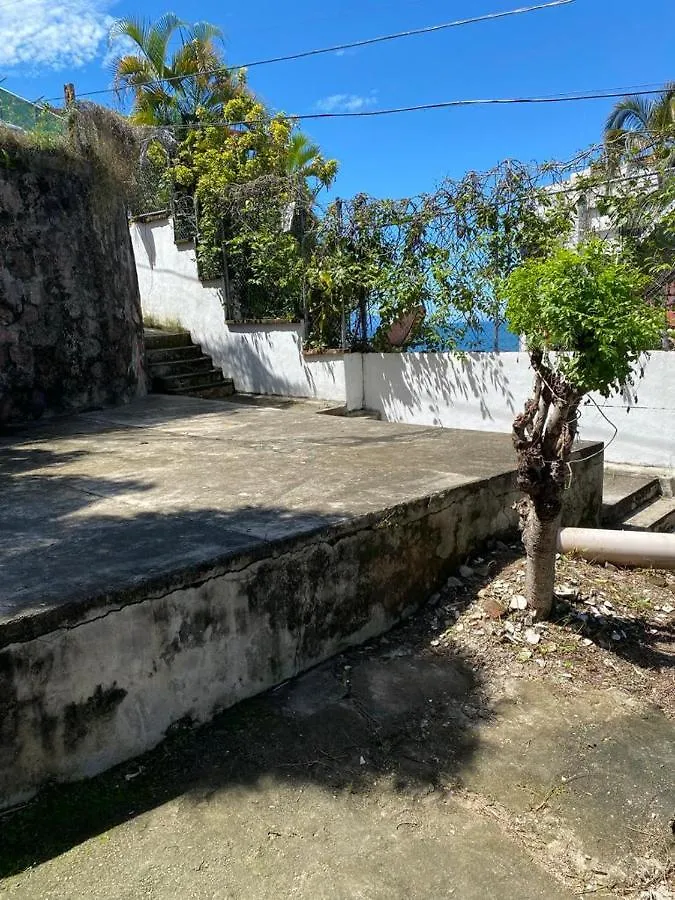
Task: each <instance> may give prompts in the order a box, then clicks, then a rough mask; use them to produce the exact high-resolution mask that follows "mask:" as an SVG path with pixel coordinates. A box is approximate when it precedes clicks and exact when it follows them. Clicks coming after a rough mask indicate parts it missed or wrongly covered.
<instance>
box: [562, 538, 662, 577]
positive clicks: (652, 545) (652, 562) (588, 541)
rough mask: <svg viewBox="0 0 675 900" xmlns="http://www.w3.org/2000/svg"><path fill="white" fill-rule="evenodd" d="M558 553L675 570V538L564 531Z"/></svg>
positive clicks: (596, 560) (628, 564)
mask: <svg viewBox="0 0 675 900" xmlns="http://www.w3.org/2000/svg"><path fill="white" fill-rule="evenodd" d="M558 549H559V550H560V552H561V553H577V554H578V555H579V556H582V557H583V558H584V559H588V560H590V561H592V562H611V563H616V564H617V565H620V566H640V568H643V569H649V568H653V569H675V534H656V533H654V532H651V531H607V530H602V529H600V528H563V529H561V531H560V534H559V535H558Z"/></svg>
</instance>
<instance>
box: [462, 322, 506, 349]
mask: <svg viewBox="0 0 675 900" xmlns="http://www.w3.org/2000/svg"><path fill="white" fill-rule="evenodd" d="M519 344H520V342H519V338H518V335H517V334H512V333H511V332H510V331H509V330H508V328H507V327H506V325H500V327H499V332H498V334H497V349H498V350H499V351H501V352H505V351H508V352H510V351H514V350H518V349H519ZM458 347H459V349H460V350H476V351H478V350H494V349H495V327H494V325H493V324H492V322H484V323H483V324H482V325H481V327H480V328H479V329H477V330H472V331H471V332H469V333H467V334H466V335H465V337H464V338H463V339H462V340H461V341H459V344H458Z"/></svg>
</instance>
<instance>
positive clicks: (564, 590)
mask: <svg viewBox="0 0 675 900" xmlns="http://www.w3.org/2000/svg"><path fill="white" fill-rule="evenodd" d="M553 593H554V594H555V595H556V597H557V598H558V599H559V600H574V599H575V598H576V596H577V594H578V593H579V591H578V590H577V588H575V587H574V586H573V585H571V584H560V585H556V587H555V588H554V589H553Z"/></svg>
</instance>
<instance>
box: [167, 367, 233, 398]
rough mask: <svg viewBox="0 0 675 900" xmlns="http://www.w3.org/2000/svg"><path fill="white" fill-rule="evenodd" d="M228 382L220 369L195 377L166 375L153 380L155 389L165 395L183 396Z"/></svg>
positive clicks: (201, 373) (197, 374)
mask: <svg viewBox="0 0 675 900" xmlns="http://www.w3.org/2000/svg"><path fill="white" fill-rule="evenodd" d="M225 381H226V379H225V378H223V373H222V372H221V370H220V369H209V370H208V371H206V372H198V373H196V374H194V375H190V374H187V375H166V376H164V377H160V378H153V380H152V386H153V389H154V390H155V391H157V392H159V393H165V394H179V393H181V394H183V393H191V392H192V391H196V390H202V389H203V388H211V387H219V386H221V385H222V384H223V383H224V382H225Z"/></svg>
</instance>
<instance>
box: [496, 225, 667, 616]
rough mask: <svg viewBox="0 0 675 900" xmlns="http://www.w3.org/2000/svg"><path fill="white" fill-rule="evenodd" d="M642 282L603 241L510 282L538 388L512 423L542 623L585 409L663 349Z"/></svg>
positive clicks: (521, 272)
mask: <svg viewBox="0 0 675 900" xmlns="http://www.w3.org/2000/svg"><path fill="white" fill-rule="evenodd" d="M644 287H645V279H644V276H643V275H641V274H640V272H639V271H638V270H637V269H635V268H634V267H633V266H632V265H631V264H629V263H628V262H625V261H622V260H621V259H620V258H619V257H618V256H617V254H616V253H615V252H614V251H613V250H611V249H610V248H608V247H607V246H605V245H603V244H601V243H600V242H598V241H595V242H591V243H589V244H587V245H585V246H583V247H581V248H579V249H577V250H568V249H558V250H557V251H556V252H554V253H553V254H552V255H550V256H548V257H547V258H545V259H531V260H528V261H526V262H525V263H523V264H522V265H521V266H519V267H518V268H517V269H515V270H514V271H513V272H512V273H511V275H510V276H509V277H508V279H506V281H505V282H504V285H503V295H504V298H505V299H506V301H507V307H506V316H507V319H508V322H509V326H510V328H511V330H512V331H513V332H515V333H516V334H521V335H523V336H524V337H525V339H526V341H527V347H528V351H529V355H530V360H531V364H532V369H533V371H534V376H535V378H534V390H533V393H532V396H531V398H530V399H529V400H528V401H527V403H526V404H525V409H524V411H523V412H522V413H521V414H520V415H519V416H517V417H516V419H515V421H514V423H513V440H514V445H515V448H516V452H517V455H518V486H519V487H520V488H521V489H522V490H523V492H524V493H525V494H526V498H525V500H524V501H523V503H522V504H521V510H520V512H521V529H522V533H523V544H524V546H525V551H526V554H527V572H526V582H525V594H526V597H527V601H528V605H529V606H530V607H531V609H532V611H533V614H534V616H535V618H538V619H542V618H547V617H548V616H549V615H550V613H551V610H552V606H553V589H554V579H555V555H556V547H557V538H558V531H559V529H560V519H561V511H562V499H563V493H564V491H565V484H566V482H567V481H568V479H569V478H571V477H573V473H572V472H571V470H570V464H569V457H570V454H571V452H572V446H573V443H574V440H575V438H576V436H577V422H578V411H579V404H580V403H581V401H582V399H583V397H584V396H585V395H586V394H588V393H590V392H591V391H595V392H597V393H599V394H601V395H602V396H603V397H607V396H609V394H610V393H612V392H613V391H616V390H620V389H621V387H622V386H624V385H625V384H627V383H628V382H630V380H631V377H632V374H633V371H634V367H635V364H636V363H637V362H638V359H639V357H640V354H641V353H643V352H645V351H647V350H651V349H653V348H654V347H657V346H658V344H659V335H660V331H661V328H662V318H663V313H662V311H660V310H658V309H655V308H653V307H652V306H650V305H648V304H647V302H646V301H645V300H644Z"/></svg>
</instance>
